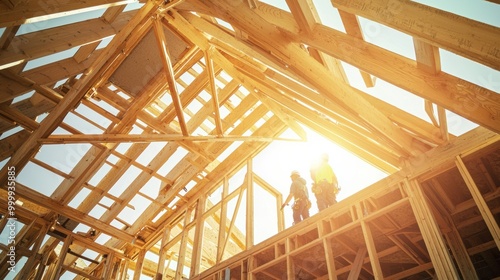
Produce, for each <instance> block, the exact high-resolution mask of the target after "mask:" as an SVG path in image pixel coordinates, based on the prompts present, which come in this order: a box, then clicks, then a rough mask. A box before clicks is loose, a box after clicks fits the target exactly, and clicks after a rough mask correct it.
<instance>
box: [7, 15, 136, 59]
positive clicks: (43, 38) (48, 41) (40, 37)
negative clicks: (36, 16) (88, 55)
mask: <svg viewBox="0 0 500 280" xmlns="http://www.w3.org/2000/svg"><path fill="white" fill-rule="evenodd" d="M58 7H59V6H58ZM135 13H136V11H129V12H126V13H123V14H122V15H121V16H120V17H119V19H118V20H117V21H116V22H114V23H113V24H110V23H107V22H105V21H104V20H102V19H100V18H97V19H90V20H86V21H81V22H76V23H72V24H68V25H61V26H58V27H54V28H49V29H44V30H38V31H35V32H31V33H29V34H23V35H18V36H16V37H14V38H13V39H12V41H11V43H10V45H11V48H10V49H9V50H2V51H0V69H5V68H8V67H9V66H11V65H14V64H19V63H22V62H28V61H31V60H34V59H37V58H41V57H44V56H47V55H51V54H54V53H59V52H62V51H66V50H69V49H71V48H74V47H76V46H84V45H86V44H93V43H95V42H99V41H101V40H102V39H104V38H106V37H109V36H113V35H115V34H116V33H117V32H118V31H119V30H121V29H122V28H123V27H124V26H125V25H126V24H127V23H128V22H129V21H130V20H131V18H132V16H133V15H134V14H135ZM75 34H78V36H75ZM12 49H14V50H15V52H14V53H12V52H11V50H12Z"/></svg>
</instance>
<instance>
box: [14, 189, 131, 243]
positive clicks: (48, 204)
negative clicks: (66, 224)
mask: <svg viewBox="0 0 500 280" xmlns="http://www.w3.org/2000/svg"><path fill="white" fill-rule="evenodd" d="M16 195H17V196H19V197H23V198H25V199H27V200H29V201H31V202H33V203H36V204H38V205H40V206H42V207H45V208H47V209H50V210H51V211H54V212H56V213H64V215H65V216H66V217H68V218H69V219H72V220H74V221H76V222H79V223H82V224H85V225H87V226H89V227H93V228H95V229H97V230H99V231H101V232H104V233H106V234H108V235H110V236H113V237H115V238H118V239H120V240H123V241H126V242H132V241H133V240H134V237H133V236H132V235H130V234H128V233H126V232H124V231H121V230H118V229H116V228H115V227H113V226H110V225H108V224H107V223H105V222H102V221H101V220H98V219H96V218H93V217H92V216H89V215H87V214H85V213H82V212H80V211H78V210H75V209H73V208H71V207H69V206H66V205H63V204H61V203H59V202H57V201H54V200H52V199H51V198H48V197H46V196H44V195H42V194H40V193H39V192H37V191H34V190H32V189H31V188H29V187H26V186H24V185H22V184H21V183H17V184H16Z"/></svg>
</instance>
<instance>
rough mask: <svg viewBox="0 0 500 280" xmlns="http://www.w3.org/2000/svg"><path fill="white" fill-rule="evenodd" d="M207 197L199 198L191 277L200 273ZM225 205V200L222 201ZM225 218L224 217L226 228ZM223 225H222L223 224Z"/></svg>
mask: <svg viewBox="0 0 500 280" xmlns="http://www.w3.org/2000/svg"><path fill="white" fill-rule="evenodd" d="M205 199H206V195H202V196H200V198H198V205H197V208H196V223H195V224H196V228H195V231H194V240H193V254H192V256H191V270H190V273H189V276H190V278H191V277H193V276H194V275H197V274H198V273H200V264H201V248H202V244H203V228H204V226H203V213H205ZM221 203H222V204H221V205H223V204H224V202H223V201H222V202H221ZM225 221H226V220H225V219H224V228H225ZM221 224H222V213H221ZM221 227H222V226H221Z"/></svg>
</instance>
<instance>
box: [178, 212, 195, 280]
mask: <svg viewBox="0 0 500 280" xmlns="http://www.w3.org/2000/svg"><path fill="white" fill-rule="evenodd" d="M184 215H185V216H184V229H183V230H182V237H181V245H180V249H179V257H178V258H177V269H176V271H175V280H181V279H182V277H183V271H184V261H185V259H186V247H187V241H188V236H189V230H188V229H187V228H186V226H187V225H188V224H189V218H190V217H191V209H187V210H186V213H185V214H184Z"/></svg>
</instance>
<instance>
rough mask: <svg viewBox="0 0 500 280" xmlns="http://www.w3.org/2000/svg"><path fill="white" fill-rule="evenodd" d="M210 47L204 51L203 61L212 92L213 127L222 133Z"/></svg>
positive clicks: (218, 132) (219, 133)
mask: <svg viewBox="0 0 500 280" xmlns="http://www.w3.org/2000/svg"><path fill="white" fill-rule="evenodd" d="M212 51H213V49H212V48H209V49H208V50H207V51H206V52H205V63H206V65H207V70H208V81H209V83H210V93H211V94H212V106H213V107H214V114H215V129H216V130H217V134H218V135H223V134H224V130H223V128H222V120H221V117H220V110H219V107H220V104H219V95H218V88H217V85H216V84H215V73H214V61H213V60H212Z"/></svg>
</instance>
